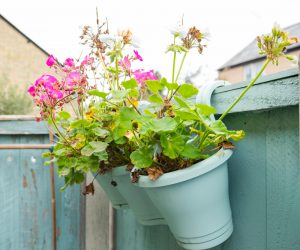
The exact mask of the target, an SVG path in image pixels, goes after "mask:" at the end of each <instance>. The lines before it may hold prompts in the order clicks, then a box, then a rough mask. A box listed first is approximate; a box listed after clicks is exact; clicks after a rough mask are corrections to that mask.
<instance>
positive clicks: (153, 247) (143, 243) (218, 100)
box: [116, 69, 300, 250]
mask: <svg viewBox="0 0 300 250" xmlns="http://www.w3.org/2000/svg"><path fill="white" fill-rule="evenodd" d="M298 82H299V81H298V71H297V70H295V69H293V70H290V71H287V72H283V73H280V74H277V75H273V76H269V77H264V78H262V79H261V80H260V81H259V82H258V83H257V84H256V85H255V86H254V87H253V88H252V89H251V90H250V91H249V92H248V93H247V95H246V96H245V98H244V99H243V100H242V101H241V103H239V104H238V106H236V108H235V109H234V110H232V112H231V114H230V115H229V116H228V117H227V119H225V123H226V124H227V125H228V127H229V128H230V129H243V130H245V132H246V138H245V139H244V140H243V141H241V142H239V143H236V149H235V150H234V154H233V156H232V158H231V159H230V161H229V182H230V200H231V207H232V213H233V220H234V232H233V234H232V236H231V237H230V238H229V239H228V240H227V241H226V242H225V243H223V244H222V245H220V246H218V247H215V248H214V249H213V250H221V249H222V250H299V249H300V236H299V232H300V169H299V94H298V93H299V92H298ZM245 86H246V85H245V84H237V85H232V86H228V87H223V88H220V89H218V90H217V91H216V92H215V94H214V95H213V99H212V101H213V105H214V106H215V107H216V108H217V110H218V111H219V112H220V113H222V112H223V111H224V110H225V109H226V108H227V107H228V105H229V103H231V102H232V100H234V98H235V97H236V96H237V95H238V93H240V92H241V91H242V89H243V88H245ZM116 249H117V250H179V249H182V248H180V247H179V246H178V245H177V244H176V242H175V240H174V237H173V236H172V235H171V233H170V232H169V229H168V227H167V226H151V227H144V226H141V225H139V224H138V223H137V222H136V220H135V218H134V216H133V214H132V213H131V211H130V210H123V211H118V212H117V218H116Z"/></svg>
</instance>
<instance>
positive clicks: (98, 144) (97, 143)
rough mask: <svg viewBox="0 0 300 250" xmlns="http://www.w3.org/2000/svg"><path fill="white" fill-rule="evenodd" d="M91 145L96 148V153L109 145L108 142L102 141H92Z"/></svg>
mask: <svg viewBox="0 0 300 250" xmlns="http://www.w3.org/2000/svg"><path fill="white" fill-rule="evenodd" d="M90 145H91V146H92V147H93V148H94V152H95V153H98V152H102V151H105V149H106V148H107V146H108V144H107V143H106V142H102V141H91V142H90Z"/></svg>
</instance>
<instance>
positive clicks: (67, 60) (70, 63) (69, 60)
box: [64, 58, 75, 67]
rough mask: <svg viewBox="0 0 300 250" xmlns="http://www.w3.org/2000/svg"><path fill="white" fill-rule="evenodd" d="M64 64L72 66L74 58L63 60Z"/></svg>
mask: <svg viewBox="0 0 300 250" xmlns="http://www.w3.org/2000/svg"><path fill="white" fill-rule="evenodd" d="M64 65H65V66H69V67H73V66H74V65H75V64H74V59H73V58H67V59H66V60H65V62H64Z"/></svg>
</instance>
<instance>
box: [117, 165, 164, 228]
mask: <svg viewBox="0 0 300 250" xmlns="http://www.w3.org/2000/svg"><path fill="white" fill-rule="evenodd" d="M112 175H113V179H114V180H115V181H116V182H117V186H116V188H117V189H118V191H119V192H120V193H121V195H122V196H123V197H124V198H125V199H126V201H127V202H128V205H129V207H130V208H131V209H132V210H133V212H134V214H135V216H136V218H137V220H138V221H139V222H140V223H141V224H143V225H146V226H151V225H164V224H165V220H164V219H163V218H162V216H161V214H160V213H159V211H158V210H157V208H156V207H155V206H154V205H153V203H152V201H151V200H150V199H149V197H148V195H147V194H146V192H145V190H143V189H141V188H139V187H136V186H135V185H133V184H132V183H131V180H130V172H128V171H127V170H126V167H117V168H114V169H113V171H112Z"/></svg>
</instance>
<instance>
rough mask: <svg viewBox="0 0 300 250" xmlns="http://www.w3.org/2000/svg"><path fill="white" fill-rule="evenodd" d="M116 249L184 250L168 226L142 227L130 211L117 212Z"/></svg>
mask: <svg viewBox="0 0 300 250" xmlns="http://www.w3.org/2000/svg"><path fill="white" fill-rule="evenodd" d="M116 235H117V241H116V249H118V250H141V249H143V250H152V249H155V250H171V249H172V250H182V248H181V247H179V246H178V245H177V243H176V240H175V239H174V237H173V235H172V234H171V233H170V231H169V229H168V227H167V226H142V225H141V224H139V223H138V222H137V220H136V219H135V217H134V215H133V212H132V211H131V210H130V209H125V210H117V213H116Z"/></svg>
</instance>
